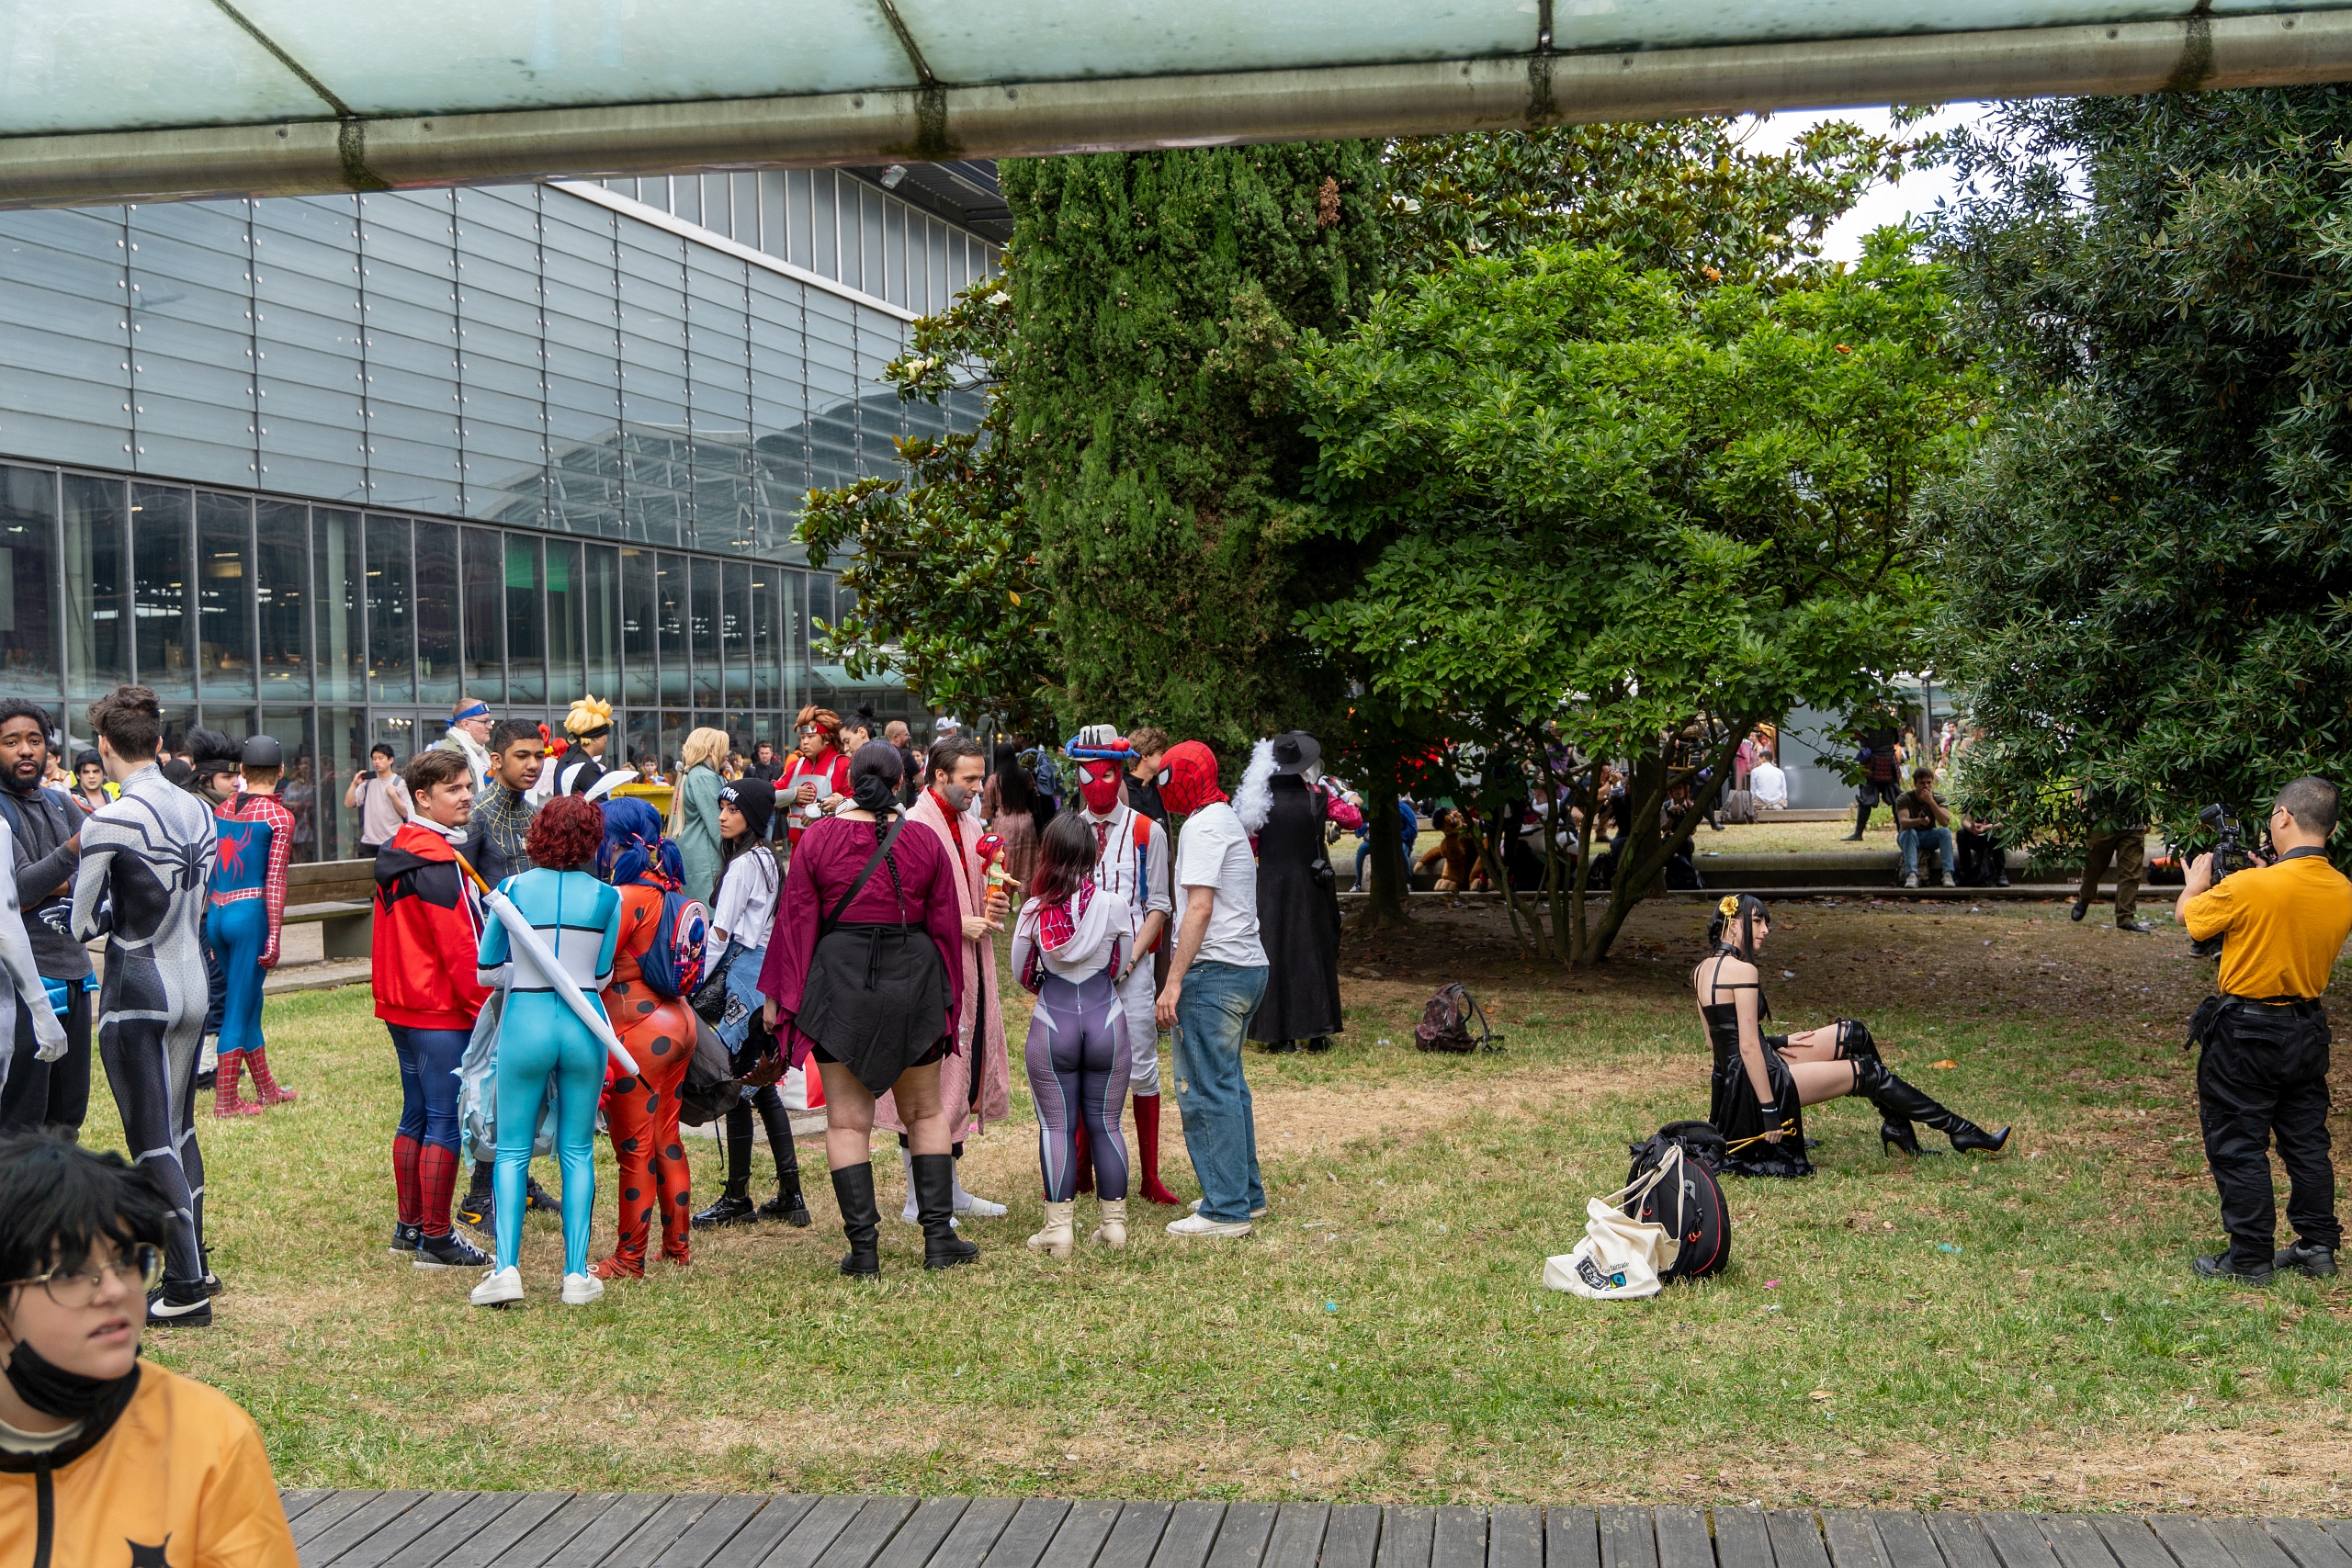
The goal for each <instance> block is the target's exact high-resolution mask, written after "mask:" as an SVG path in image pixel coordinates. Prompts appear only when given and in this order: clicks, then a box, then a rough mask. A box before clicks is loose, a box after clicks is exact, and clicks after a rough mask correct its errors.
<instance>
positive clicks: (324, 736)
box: [314, 707, 406, 860]
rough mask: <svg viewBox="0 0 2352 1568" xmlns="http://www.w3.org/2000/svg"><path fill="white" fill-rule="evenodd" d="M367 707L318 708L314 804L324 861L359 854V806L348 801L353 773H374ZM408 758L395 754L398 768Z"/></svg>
mask: <svg viewBox="0 0 2352 1568" xmlns="http://www.w3.org/2000/svg"><path fill="white" fill-rule="evenodd" d="M368 745H369V740H368V710H367V709H365V708H358V707H322V708H320V709H319V784H318V798H317V802H316V805H315V807H314V810H315V814H316V817H317V819H318V829H317V832H318V846H319V858H320V859H321V860H352V859H355V858H356V857H357V856H358V853H359V808H358V807H356V806H347V805H345V801H346V800H347V799H348V798H349V796H350V794H351V781H352V778H353V776H354V775H356V774H357V773H362V772H366V773H373V772H374V771H375V770H374V768H373V767H371V766H370V765H369V763H368ZM402 761H406V758H405V757H401V756H395V757H394V759H393V766H395V767H398V766H399V765H400V763H401V762H402Z"/></svg>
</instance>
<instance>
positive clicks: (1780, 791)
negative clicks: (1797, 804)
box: [1747, 762, 1789, 810]
mask: <svg viewBox="0 0 2352 1568" xmlns="http://www.w3.org/2000/svg"><path fill="white" fill-rule="evenodd" d="M1747 785H1748V787H1749V788H1750V789H1752V790H1754V791H1755V792H1756V804H1757V805H1758V806H1761V807H1765V808H1767V809H1768V810H1770V809H1777V808H1778V807H1783V806H1786V805H1788V803H1789V775H1788V774H1786V773H1782V772H1781V770H1780V768H1779V766H1778V765H1777V764H1775V763H1771V762H1758V763H1757V764H1756V766H1755V768H1754V769H1753V770H1751V771H1750V772H1749V773H1748V775H1747Z"/></svg>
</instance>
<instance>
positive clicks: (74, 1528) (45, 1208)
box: [0, 1133, 295, 1568]
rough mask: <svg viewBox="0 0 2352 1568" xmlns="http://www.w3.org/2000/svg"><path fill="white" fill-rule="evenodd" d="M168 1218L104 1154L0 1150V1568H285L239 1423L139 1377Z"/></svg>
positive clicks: (11, 1140)
mask: <svg viewBox="0 0 2352 1568" xmlns="http://www.w3.org/2000/svg"><path fill="white" fill-rule="evenodd" d="M171 1219H172V1204H171V1201H170V1200H169V1199H167V1198H165V1197H164V1192H163V1190H162V1189H161V1188H160V1187H158V1186H157V1185H156V1182H155V1179H154V1178H153V1176H152V1175H151V1174H150V1173H149V1172H148V1171H147V1170H146V1169H145V1168H143V1167H138V1166H133V1165H131V1164H130V1163H129V1162H128V1161H126V1160H124V1159H123V1157H122V1156H120V1155H117V1154H98V1153H96V1152H94V1151H92V1150H89V1149H85V1148H81V1147H78V1146H76V1145H73V1144H69V1143H67V1142H65V1141H64V1140H63V1139H62V1138H61V1137H58V1136H56V1135H54V1134H49V1133H24V1134H15V1135H12V1136H9V1137H6V1138H0V1356H5V1357H6V1373H7V1376H6V1382H5V1383H0V1561H4V1562H6V1563H7V1564H9V1568H16V1565H17V1564H19V1563H29V1564H30V1565H31V1568H51V1565H52V1564H54V1565H55V1568H65V1565H67V1564H79V1563H117V1562H119V1563H164V1564H171V1565H174V1568H194V1565H198V1564H200V1565H202V1568H295V1555H294V1537H293V1533H292V1532H291V1531H290V1530H288V1529H287V1525H286V1511H285V1509H284V1508H283V1507H281V1506H279V1504H278V1500H277V1482H276V1481H275V1479H273V1478H272V1476H271V1475H270V1472H269V1456H268V1454H267V1453H266V1452H265V1451H264V1450H263V1448H262V1440H261V1434H260V1432H258V1431H256V1430H255V1429H254V1424H253V1419H252V1417H250V1416H247V1415H246V1414H245V1413H244V1412H243V1410H240V1409H239V1408H238V1407H237V1406H236V1404H234V1403H233V1402H232V1401H231V1400H230V1399H229V1397H228V1396H227V1395H226V1394H223V1393H219V1392H217V1391H215V1390H213V1389H209V1388H207V1387H205V1386H204V1385H203V1384H202V1383H199V1382H192V1381H191V1380H189V1379H187V1378H184V1377H181V1376H180V1375H178V1374H177V1373H175V1372H169V1371H164V1369H163V1368H161V1367H158V1366H154V1365H153V1364H145V1365H142V1364H141V1361H140V1359H139V1332H140V1329H141V1326H142V1325H143V1324H144V1321H145V1318H146V1300H147V1292H149V1291H150V1290H153V1288H154V1287H155V1284H156V1283H157V1281H158V1280H161V1279H162V1278H163V1272H164V1235H165V1233H166V1231H167V1230H168V1229H169V1227H170V1224H171Z"/></svg>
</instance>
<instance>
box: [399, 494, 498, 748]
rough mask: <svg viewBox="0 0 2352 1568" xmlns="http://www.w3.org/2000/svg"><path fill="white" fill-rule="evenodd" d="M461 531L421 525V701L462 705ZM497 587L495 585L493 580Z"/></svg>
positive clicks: (418, 587) (418, 652) (418, 549)
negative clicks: (459, 586) (459, 597)
mask: <svg viewBox="0 0 2352 1568" xmlns="http://www.w3.org/2000/svg"><path fill="white" fill-rule="evenodd" d="M458 581H459V580H458V530H457V529H455V528H453V527H451V526H449V525H447V524H446V523H426V522H424V521H422V520H419V522H418V523H417V525H416V700H417V701H418V702H420V703H431V704H435V705H437V704H441V703H451V704H454V703H456V702H457V700H458V694H459V693H460V690H461V688H462V684H463V683H462V682H460V680H459V679H458V675H459V671H460V669H461V658H460V654H459V649H458ZM493 581H495V580H494V579H493Z"/></svg>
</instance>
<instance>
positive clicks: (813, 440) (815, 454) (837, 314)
mask: <svg viewBox="0 0 2352 1568" xmlns="http://www.w3.org/2000/svg"><path fill="white" fill-rule="evenodd" d="M805 298H806V299H807V302H808V312H809V313H808V321H809V333H808V338H807V344H808V354H809V360H808V371H809V488H810V489H812V490H837V489H840V488H841V487H842V486H844V485H849V484H854V483H855V482H856V480H857V479H858V466H857V408H856V405H857V394H858V385H857V351H856V347H855V344H856V326H855V323H854V321H853V320H852V315H853V312H854V310H855V309H856V307H854V306H853V305H852V304H850V303H849V301H847V300H845V299H839V298H837V297H836V296H834V295H831V294H829V293H827V292H826V291H825V290H824V289H821V288H811V289H809V290H808V292H807V294H806V296H805Z"/></svg>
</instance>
